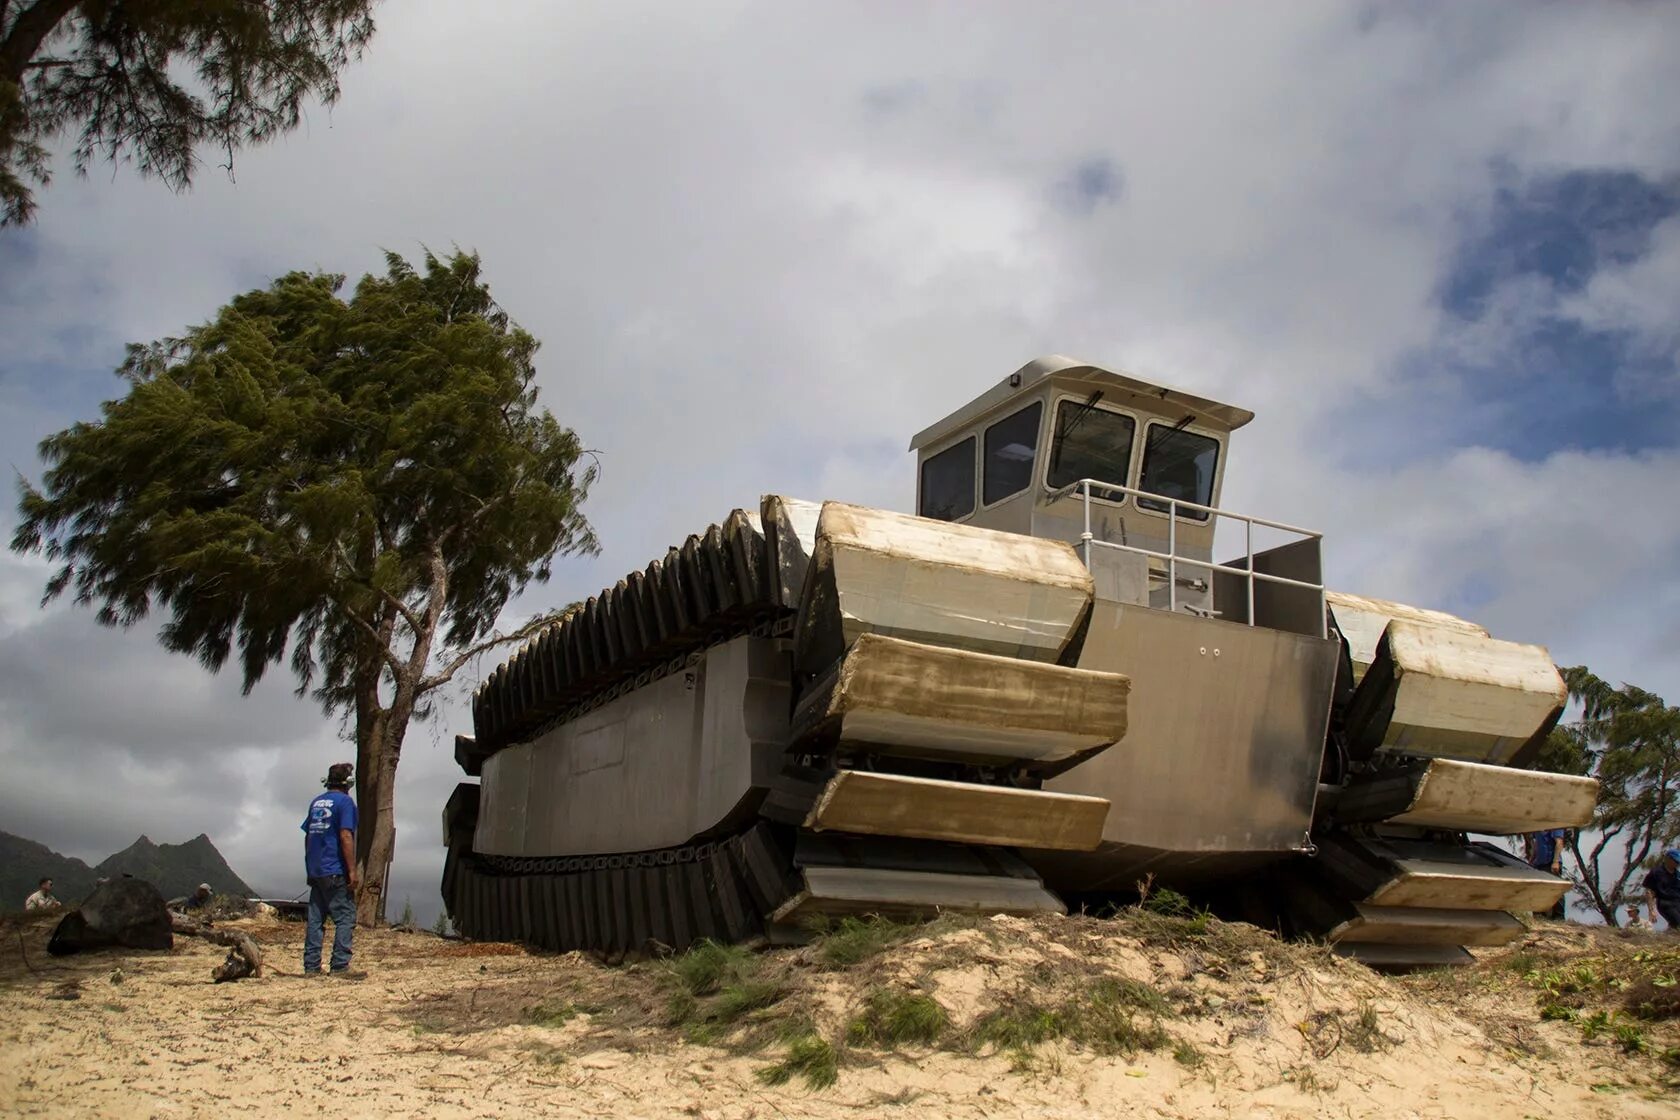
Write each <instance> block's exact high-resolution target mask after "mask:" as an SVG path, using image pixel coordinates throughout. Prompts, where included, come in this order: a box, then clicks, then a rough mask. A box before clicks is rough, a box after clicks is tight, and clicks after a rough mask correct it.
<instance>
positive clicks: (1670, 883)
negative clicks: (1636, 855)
mask: <svg viewBox="0 0 1680 1120" xmlns="http://www.w3.org/2000/svg"><path fill="white" fill-rule="evenodd" d="M1658 914H1661V915H1662V919H1663V921H1665V922H1667V923H1668V928H1669V929H1671V930H1672V929H1680V848H1670V849H1669V850H1668V851H1666V852H1664V853H1663V856H1662V859H1660V860H1658V861H1657V865H1656V866H1655V867H1653V868H1651V870H1650V872H1649V873H1647V874H1646V876H1645V916H1646V918H1648V919H1649V920H1650V922H1651V928H1652V929H1656V928H1657V915H1658Z"/></svg>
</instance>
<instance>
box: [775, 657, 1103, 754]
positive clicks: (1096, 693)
mask: <svg viewBox="0 0 1680 1120" xmlns="http://www.w3.org/2000/svg"><path fill="white" fill-rule="evenodd" d="M1130 690H1131V682H1130V680H1129V679H1128V678H1126V677H1125V676H1123V675H1121V674H1119V673H1100V672H1096V671H1094V670H1090V669H1069V668H1066V667H1064V666H1060V665H1044V664H1040V663H1037V662H1031V661H1020V660H1017V659H1015V658H1012V657H998V656H994V655H992V654H985V653H973V652H970V651H967V650H958V649H948V648H943V647H940V646H928V645H922V644H920V643H918V642H910V641H905V640H904V639H902V638H887V637H882V636H881V635H879V634H865V635H863V636H862V637H861V638H859V639H858V640H857V642H856V643H855V644H854V645H853V646H852V648H851V649H850V650H848V651H847V653H846V656H845V658H844V660H843V661H842V662H841V663H840V665H839V666H838V667H837V669H836V670H835V671H834V672H832V673H831V674H829V676H828V677H827V678H825V680H824V681H822V682H819V683H818V684H817V685H816V686H814V687H813V688H812V689H811V690H810V692H809V693H808V694H807V695H806V697H805V698H804V699H803V700H801V701H800V703H799V707H798V710H797V711H796V712H795V713H794V720H793V723H794V736H795V738H796V739H799V738H806V737H810V736H816V737H826V738H830V739H838V740H839V741H842V742H847V743H859V744H869V745H872V746H873V748H874V749H876V750H878V751H879V752H880V753H887V754H895V753H896V754H908V755H917V756H920V757H931V758H958V759H967V760H974V761H994V762H998V761H1008V760H1012V759H1020V760H1024V761H1029V762H1040V763H1048V762H1055V761H1059V760H1062V759H1067V758H1071V757H1074V756H1076V755H1082V754H1086V753H1089V752H1092V751H1095V750H1098V749H1100V748H1103V747H1106V746H1107V745H1108V744H1110V743H1113V742H1115V741H1116V740H1118V739H1119V738H1120V737H1121V736H1123V735H1124V734H1125V733H1126V702H1127V696H1128V694H1129V692H1130Z"/></svg>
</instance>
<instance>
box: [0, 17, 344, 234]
mask: <svg viewBox="0 0 1680 1120" xmlns="http://www.w3.org/2000/svg"><path fill="white" fill-rule="evenodd" d="M373 3H374V0H0V225H13V224H17V223H20V222H26V221H28V220H29V218H30V216H31V214H32V213H33V212H34V208H35V201H34V193H33V191H32V190H31V189H30V186H29V184H30V183H31V182H34V183H36V184H38V185H40V184H45V183H46V182H47V181H48V179H49V158H48V151H47V144H48V143H49V142H51V140H52V139H53V138H54V137H56V136H58V135H59V134H61V133H73V134H74V135H75V137H76V142H75V147H74V149H73V150H72V157H71V158H72V160H73V163H74V166H75V168H76V170H77V171H78V172H83V171H86V170H87V167H88V165H89V164H90V163H91V162H92V161H93V160H94V159H95V158H96V157H103V158H106V159H109V160H111V161H112V162H113V163H116V162H130V161H132V162H133V163H134V164H135V165H136V166H138V167H139V169H140V171H141V173H142V174H146V175H156V176H157V177H159V178H161V179H162V180H163V181H164V182H165V183H168V184H169V185H170V186H171V187H174V188H175V189H177V190H180V189H182V188H185V187H186V186H188V185H189V184H190V183H191V181H192V173H193V168H194V166H195V164H196V163H197V158H198V157H197V150H198V148H199V147H200V146H209V147H211V148H213V149H215V150H216V151H217V152H218V153H219V156H218V158H220V159H223V160H225V165H226V167H227V168H228V169H229V170H230V171H231V170H232V168H233V156H234V152H235V151H236V150H237V149H239V148H241V147H244V146H245V145H248V144H255V143H261V142H263V141H265V140H269V139H272V138H273V137H275V136H278V135H279V134H281V133H283V132H286V131H289V130H290V129H292V128H295V127H296V126H297V124H298V121H299V119H300V114H301V110H302V107H303V104H304V102H305V100H306V99H308V98H310V97H315V98H318V99H320V101H321V102H323V103H324V104H331V103H332V102H333V101H334V100H336V99H337V97H338V92H339V87H338V73H339V71H340V70H341V69H342V68H343V67H344V66H345V64H346V63H348V62H349V61H350V60H351V59H353V58H356V57H357V56H359V55H360V54H361V52H362V48H363V47H364V46H366V45H367V42H368V40H369V39H370V38H371V37H372V36H373V17H372V15H371V13H372V9H373Z"/></svg>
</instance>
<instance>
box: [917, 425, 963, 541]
mask: <svg viewBox="0 0 1680 1120" xmlns="http://www.w3.org/2000/svg"><path fill="white" fill-rule="evenodd" d="M919 512H920V513H921V515H922V516H923V517H934V518H938V519H939V520H940V521H956V520H957V519H959V518H963V517H967V516H968V515H969V514H971V513H973V512H974V437H973V436H969V437H968V438H967V439H965V440H963V441H962V442H961V443H957V444H953V445H951V446H950V447H947V448H946V449H945V450H944V451H941V452H940V453H939V454H937V455H935V456H933V457H931V458H929V459H927V460H926V461H924V462H923V463H922V499H921V504H920V510H919Z"/></svg>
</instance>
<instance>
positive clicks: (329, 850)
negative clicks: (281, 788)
mask: <svg viewBox="0 0 1680 1120" xmlns="http://www.w3.org/2000/svg"><path fill="white" fill-rule="evenodd" d="M354 769H355V768H354V767H353V766H351V764H350V763H348V762H335V763H333V764H332V765H331V766H329V767H328V768H327V776H326V778H325V779H324V780H323V781H322V782H321V784H322V785H323V786H325V787H326V789H327V791H326V792H325V793H323V794H321V795H320V796H319V797H317V798H315V800H313V801H311V802H310V803H309V814H308V815H307V816H306V817H304V820H303V825H302V828H303V867H304V871H305V873H306V874H307V875H308V876H309V925H308V929H307V932H306V933H305V934H304V938H303V974H304V975H305V976H319V975H321V942H322V939H323V938H324V937H325V935H326V920H327V917H328V915H331V917H332V923H333V947H332V975H333V976H338V977H344V978H350V977H351V976H352V975H360V974H359V973H357V974H352V973H351V972H350V935H351V933H352V932H353V931H354V930H355V928H356V888H357V887H359V886H360V885H361V883H360V881H359V880H358V878H357V876H356V803H355V802H354V801H352V800H350V793H349V790H350V773H351V771H352V770H354Z"/></svg>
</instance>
